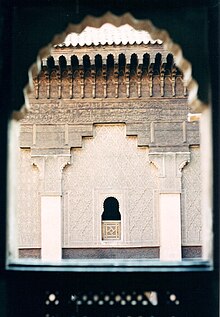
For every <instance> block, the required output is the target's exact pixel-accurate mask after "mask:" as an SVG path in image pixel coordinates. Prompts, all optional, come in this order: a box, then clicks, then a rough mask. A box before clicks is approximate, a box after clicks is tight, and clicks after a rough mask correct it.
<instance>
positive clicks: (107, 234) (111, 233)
mask: <svg viewBox="0 0 220 317" xmlns="http://www.w3.org/2000/svg"><path fill="white" fill-rule="evenodd" d="M120 239H121V221H116V220H115V221H113V220H111V221H102V240H120Z"/></svg>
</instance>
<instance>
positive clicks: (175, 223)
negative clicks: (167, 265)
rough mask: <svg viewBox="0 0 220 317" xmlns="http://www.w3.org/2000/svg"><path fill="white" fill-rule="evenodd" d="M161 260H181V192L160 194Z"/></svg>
mask: <svg viewBox="0 0 220 317" xmlns="http://www.w3.org/2000/svg"><path fill="white" fill-rule="evenodd" d="M159 208H160V213H159V214H160V260H162V261H180V260H181V214H180V194H173V193H171V194H170V193H169V194H160V201H159Z"/></svg>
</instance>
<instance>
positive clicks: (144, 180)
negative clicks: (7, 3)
mask: <svg viewBox="0 0 220 317" xmlns="http://www.w3.org/2000/svg"><path fill="white" fill-rule="evenodd" d="M134 32H135V31H134ZM106 52H108V53H106ZM34 87H35V89H34V92H33V93H32V95H30V97H29V99H30V110H29V112H28V113H27V114H26V116H25V117H24V118H23V119H22V120H21V121H20V158H19V168H18V170H19V173H20V174H19V180H20V184H19V187H18V192H19V194H18V197H19V199H18V223H19V249H20V251H19V252H20V256H21V257H28V256H30V257H33V256H36V257H37V256H39V252H40V251H39V250H41V256H42V258H43V259H57V260H59V259H61V258H62V257H63V258H71V257H73V258H74V257H75V258H77V257H119V258H120V257H132V256H134V257H145V258H148V257H149V258H159V257H160V258H161V260H180V259H181V257H182V253H181V248H185V249H184V252H185V253H184V252H183V254H190V257H199V256H201V208H200V163H199V158H200V151H199V143H200V140H199V125H198V122H188V121H187V114H188V113H189V111H190V109H189V106H188V105H187V86H186V83H185V82H184V80H183V76H182V73H181V71H180V70H179V69H178V68H177V67H176V66H175V61H174V60H173V58H172V56H171V55H170V54H169V52H167V51H166V50H165V49H164V47H163V44H162V43H161V42H160V41H154V42H151V41H149V43H148V44H145V43H140V44H137V43H133V44H130V43H126V44H117V45H116V44H112V45H109V44H108V43H107V44H105V45H100V44H98V45H95V44H91V45H90V46H87V45H82V46H79V45H78V44H76V46H73V45H69V46H66V45H65V44H63V45H60V46H56V47H53V48H52V50H51V56H49V57H48V58H47V59H44V60H43V61H42V70H41V72H40V74H39V75H38V76H37V77H36V78H34ZM26 175H28V177H26ZM108 197H114V198H116V199H117V201H118V203H119V211H120V214H121V220H120V230H121V232H120V239H116V240H111V239H110V240H103V238H102V221H101V216H102V213H103V204H104V201H105V199H106V198H108ZM55 202H57V203H55ZM47 210H48V211H47ZM49 214H50V216H48V215H49ZM48 217H49V218H48ZM51 217H54V219H53V221H51V223H54V224H55V225H54V226H53V227H52V228H50V226H49V223H50V219H52V218H51ZM45 219H47V220H45ZM50 225H51V224H50ZM170 226H171V227H170ZM172 227H174V228H175V230H174V231H173V232H172V233H173V235H172V234H171V229H172ZM55 228H56V229H55ZM51 232H52V235H53V236H54V240H53V239H52V240H51V239H49V237H50V233H51ZM55 237H56V238H55ZM54 241H58V242H56V243H55V242H54ZM170 241H175V243H174V244H173V245H172V243H171V242H170ZM25 250H27V252H26V253H25ZM30 250H32V251H31V252H30ZM34 250H35V251H34ZM49 250H54V252H55V253H56V255H55V256H54V255H53V254H52V255H50V256H48V258H47V255H48V254H49V253H50V252H49ZM187 252H188V253H187ZM33 254H35V255H33Z"/></svg>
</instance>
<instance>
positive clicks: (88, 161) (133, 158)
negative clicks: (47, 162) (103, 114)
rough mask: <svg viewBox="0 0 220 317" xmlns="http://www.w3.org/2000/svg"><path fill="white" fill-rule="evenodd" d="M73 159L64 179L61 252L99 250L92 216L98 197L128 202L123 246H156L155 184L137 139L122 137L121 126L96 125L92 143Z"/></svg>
mask: <svg viewBox="0 0 220 317" xmlns="http://www.w3.org/2000/svg"><path fill="white" fill-rule="evenodd" d="M71 154H72V162H71V165H70V166H67V167H66V168H65V169H64V174H63V191H64V193H65V200H64V206H65V209H64V247H77V246H78V247H80V246H81V247H82V246H84V247H86V246H95V245H96V246H102V243H101V241H100V240H99V238H98V237H100V234H99V233H98V231H100V230H101V228H100V222H99V221H98V220H96V221H95V220H94V219H97V217H94V216H93V215H94V212H96V207H97V201H96V200H97V199H100V195H99V194H98V193H101V192H102V193H103V192H104V193H105V195H109V196H112V195H114V194H115V195H119V194H120V193H122V194H120V195H122V196H123V197H124V195H125V197H126V199H124V200H123V201H125V202H126V203H124V205H123V221H125V223H123V228H124V229H123V230H124V240H123V243H122V244H121V245H122V246H129V245H133V246H134V245H135V246H152V245H158V232H157V229H158V228H157V214H156V213H157V211H154V190H155V189H157V188H158V183H157V177H156V168H155V167H154V166H151V165H150V164H149V162H148V149H147V148H138V147H137V138H136V137H126V128H125V125H97V126H95V128H94V137H93V138H83V144H82V148H81V149H80V148H79V149H72V151H71ZM97 195H98V196H97ZM97 197H99V198H97ZM120 197H121V196H120ZM120 197H119V200H120V199H122V198H120ZM103 199H104V198H103ZM103 202H104V201H103ZM101 212H102V210H99V214H101ZM125 231H126V233H125Z"/></svg>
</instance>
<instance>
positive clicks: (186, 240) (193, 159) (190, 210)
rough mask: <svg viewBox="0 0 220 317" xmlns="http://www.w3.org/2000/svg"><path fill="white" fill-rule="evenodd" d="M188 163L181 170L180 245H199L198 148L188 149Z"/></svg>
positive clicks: (200, 241)
mask: <svg viewBox="0 0 220 317" xmlns="http://www.w3.org/2000/svg"><path fill="white" fill-rule="evenodd" d="M190 152H191V153H190V163H189V164H188V165H186V166H185V168H184V169H183V175H182V194H181V204H182V208H181V209H182V212H181V216H182V219H181V222H182V245H184V246H190V245H201V243H202V218H201V167H200V148H199V147H191V148H190Z"/></svg>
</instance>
